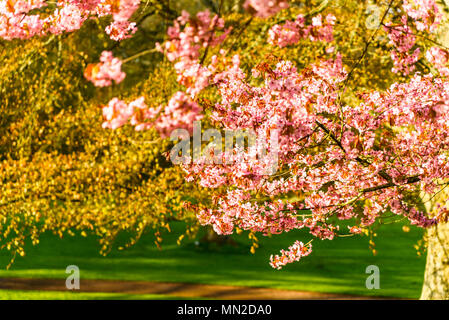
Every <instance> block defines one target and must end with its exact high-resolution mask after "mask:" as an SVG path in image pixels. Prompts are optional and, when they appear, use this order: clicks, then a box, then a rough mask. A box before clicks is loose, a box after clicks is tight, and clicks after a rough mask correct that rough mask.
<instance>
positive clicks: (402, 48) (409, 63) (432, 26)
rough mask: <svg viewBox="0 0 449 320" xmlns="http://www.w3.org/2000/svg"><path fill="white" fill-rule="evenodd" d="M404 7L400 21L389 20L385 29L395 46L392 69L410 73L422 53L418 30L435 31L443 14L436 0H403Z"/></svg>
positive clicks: (405, 73)
mask: <svg viewBox="0 0 449 320" xmlns="http://www.w3.org/2000/svg"><path fill="white" fill-rule="evenodd" d="M402 8H403V10H404V14H403V15H402V16H401V20H400V23H399V24H394V23H393V22H388V23H386V24H385V25H384V29H385V31H386V32H387V34H388V38H389V39H390V44H391V45H392V46H393V50H392V51H391V58H392V59H393V62H394V67H393V69H392V71H393V72H395V73H402V74H404V75H408V74H410V73H411V72H413V71H414V70H415V64H416V62H417V61H418V60H419V56H420V54H421V49H420V48H419V47H416V37H417V32H420V31H421V32H426V33H433V32H435V31H436V29H437V27H438V25H439V24H440V23H441V19H442V18H441V17H442V15H441V13H440V12H439V9H438V6H437V4H436V2H435V0H413V1H410V0H403V3H402ZM415 30H416V31H415Z"/></svg>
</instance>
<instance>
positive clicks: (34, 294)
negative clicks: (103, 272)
mask: <svg viewBox="0 0 449 320" xmlns="http://www.w3.org/2000/svg"><path fill="white" fill-rule="evenodd" d="M0 299H2V300H47V299H51V300H172V299H176V300H178V299H181V298H178V297H172V296H167V295H159V294H120V293H104V292H95V293H90V292H87V293H86V292H76V291H65V292H62V291H61V292H60V291H23V290H0Z"/></svg>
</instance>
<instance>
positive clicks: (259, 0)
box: [243, 0, 289, 18]
mask: <svg viewBox="0 0 449 320" xmlns="http://www.w3.org/2000/svg"><path fill="white" fill-rule="evenodd" d="M243 6H244V8H245V9H246V10H247V11H248V12H250V13H253V14H254V15H255V16H256V17H259V18H268V17H270V16H272V15H275V14H276V13H278V12H279V11H281V10H282V9H286V8H288V7H289V5H288V1H286V0H246V1H245V3H244V5H243Z"/></svg>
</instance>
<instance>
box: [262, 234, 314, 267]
mask: <svg viewBox="0 0 449 320" xmlns="http://www.w3.org/2000/svg"><path fill="white" fill-rule="evenodd" d="M311 252H312V244H309V245H308V246H307V245H304V244H303V243H302V242H300V241H298V240H297V241H296V242H295V243H294V244H293V245H291V246H290V247H289V248H288V250H281V255H280V256H278V255H276V256H273V255H272V256H271V257H270V265H271V266H272V267H273V268H275V269H278V270H279V269H281V268H282V267H283V266H285V265H287V264H288V263H292V262H295V261H299V260H300V259H301V258H302V257H305V256H308V255H309V254H310V253H311Z"/></svg>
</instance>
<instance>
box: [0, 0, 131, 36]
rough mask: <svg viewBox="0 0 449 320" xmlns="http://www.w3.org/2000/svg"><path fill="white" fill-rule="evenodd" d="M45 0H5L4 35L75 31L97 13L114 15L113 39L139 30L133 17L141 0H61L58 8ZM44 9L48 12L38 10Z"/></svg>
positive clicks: (1, 4)
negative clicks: (132, 19)
mask: <svg viewBox="0 0 449 320" xmlns="http://www.w3.org/2000/svg"><path fill="white" fill-rule="evenodd" d="M49 4H50V2H49V1H45V0H1V1H0V38H3V39H6V40H11V39H29V38H31V37H34V36H44V35H47V34H61V33H63V32H73V31H75V30H78V29H80V28H81V26H82V25H83V23H84V22H85V21H86V20H88V19H90V18H94V17H104V16H108V15H111V16H112V18H113V19H112V20H113V21H112V22H111V24H110V25H109V26H108V27H107V28H106V33H107V34H109V35H110V37H111V39H113V40H116V41H119V40H123V39H126V38H129V37H130V36H131V35H132V34H133V33H135V32H136V30H137V28H136V24H135V23H134V22H130V21H129V19H130V18H131V16H132V15H133V13H134V12H135V11H136V10H137V9H138V7H139V5H140V0H121V1H117V0H58V1H57V2H56V8H55V9H54V10H53V11H51V10H52V9H51V8H50V6H49ZM37 9H41V10H42V11H45V14H44V13H41V14H39V13H35V10H37Z"/></svg>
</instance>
